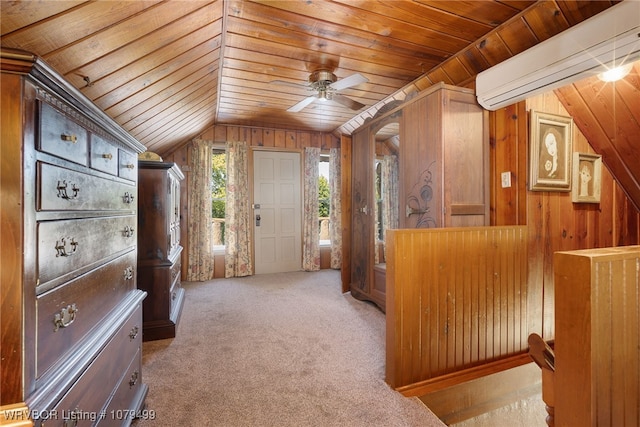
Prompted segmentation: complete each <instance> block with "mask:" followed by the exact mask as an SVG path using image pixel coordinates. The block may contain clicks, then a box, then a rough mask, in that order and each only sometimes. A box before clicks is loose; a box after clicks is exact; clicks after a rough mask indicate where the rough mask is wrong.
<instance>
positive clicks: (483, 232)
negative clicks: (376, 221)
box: [386, 226, 530, 396]
mask: <svg viewBox="0 0 640 427" xmlns="http://www.w3.org/2000/svg"><path fill="white" fill-rule="evenodd" d="M387 236H388V248H387V277H386V278H387V304H386V305H387V313H386V315H387V349H386V381H387V383H389V385H390V386H391V387H393V388H395V389H396V390H398V391H400V392H402V393H403V394H405V395H407V396H417V395H422V394H426V393H427V392H430V391H433V390H436V389H438V388H440V387H442V386H443V385H442V383H443V382H446V383H447V385H451V384H454V383H455V382H456V381H457V382H462V381H467V380H469V379H472V378H474V377H479V376H482V375H486V374H488V373H491V372H496V371H500V370H503V369H508V368H510V367H513V366H518V365H521V364H524V363H528V362H530V360H529V359H528V357H527V356H526V354H524V353H525V352H526V350H527V348H528V344H527V337H528V330H527V245H528V241H527V227H526V226H501V227H463V228H440V229H420V230H408V229H401V230H389V234H388V235H387ZM483 367H484V368H486V367H489V368H488V369H487V370H484V371H483V369H484V368H483ZM456 378H458V379H456Z"/></svg>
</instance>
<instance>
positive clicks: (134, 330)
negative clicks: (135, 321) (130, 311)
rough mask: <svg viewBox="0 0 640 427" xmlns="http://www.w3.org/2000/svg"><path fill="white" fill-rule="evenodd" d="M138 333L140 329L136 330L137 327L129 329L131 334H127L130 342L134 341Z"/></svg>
mask: <svg viewBox="0 0 640 427" xmlns="http://www.w3.org/2000/svg"><path fill="white" fill-rule="evenodd" d="M138 332H140V328H138V327H137V326H134V327H133V328H131V332H129V339H130V340H131V341H133V340H135V339H136V337H137V336H138Z"/></svg>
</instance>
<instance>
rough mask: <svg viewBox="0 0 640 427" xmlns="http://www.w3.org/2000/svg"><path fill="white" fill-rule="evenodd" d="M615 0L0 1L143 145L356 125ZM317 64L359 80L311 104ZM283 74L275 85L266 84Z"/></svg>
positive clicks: (38, 49)
mask: <svg viewBox="0 0 640 427" xmlns="http://www.w3.org/2000/svg"><path fill="white" fill-rule="evenodd" d="M614 3H615V1H597V2H587V1H578V0H572V1H539V2H536V1H517V0H502V1H497V0H474V1H426V0H417V1H409V0H391V1H371V0H332V1H329V0H314V1H304V0H283V1H267V0H251V1H249V0H225V1H223V0H216V1H201V0H191V1H177V0H171V1H158V0H148V1H126V0H125V1H52V0H49V1H47V0H43V1H11V2H8V1H2V2H0V13H1V20H0V32H1V44H2V46H3V47H10V48H18V49H23V50H26V51H29V52H31V53H35V54H37V55H39V56H40V57H42V58H43V59H44V60H45V61H46V62H48V63H49V64H50V65H51V66H52V67H53V68H54V69H56V70H57V71H58V72H59V73H60V74H62V75H63V76H64V77H66V78H67V80H69V81H70V82H71V84H73V85H74V86H76V87H77V88H79V89H80V90H81V91H82V92H83V93H84V94H85V95H86V96H87V97H88V98H89V99H91V100H93V101H94V102H95V103H96V104H97V105H98V106H99V107H100V108H101V109H103V110H104V111H105V112H106V113H107V114H108V115H110V116H111V117H112V118H114V120H115V121H116V122H118V123H119V124H121V125H122V126H123V127H124V128H125V129H126V130H127V131H129V132H130V133H131V134H132V135H133V136H134V137H136V138H137V139H138V140H139V141H140V142H142V143H143V144H144V145H145V146H146V147H147V148H148V149H149V150H151V151H156V152H158V153H160V154H163V153H167V152H171V151H173V150H174V149H175V148H176V147H177V146H180V145H182V144H184V143H185V142H186V141H188V140H190V139H191V138H193V137H194V136H196V135H198V134H199V133H202V132H203V130H205V129H206V128H208V127H210V126H212V125H214V124H226V125H238V126H264V127H271V128H287V129H300V130H306V131H317V132H335V133H336V134H339V133H347V134H349V133H351V132H352V131H353V130H354V129H356V128H357V127H358V126H359V125H360V124H361V123H362V122H363V121H364V120H365V119H366V118H367V117H371V116H373V115H374V114H375V113H376V112H377V111H378V109H380V108H382V106H384V105H385V104H386V103H387V102H390V101H393V100H398V99H400V100H401V99H403V98H404V97H405V96H406V95H407V94H408V93H410V92H412V91H416V90H421V89H424V88H425V87H427V86H429V85H431V84H433V83H436V82H439V81H445V82H446V83H450V84H455V85H459V86H467V87H473V85H474V78H475V75H476V74H477V73H478V72H480V71H482V70H484V69H486V68H488V67H490V66H492V65H494V64H496V63H498V62H500V61H502V60H504V59H506V58H508V57H510V56H512V55H514V54H517V53H519V52H521V51H523V50H525V49H527V48H528V47H531V46H533V45H535V44H537V43H539V42H540V41H543V40H546V39H547V38H549V37H551V36H553V35H555V34H557V33H559V32H561V31H563V30H565V29H566V28H568V27H570V26H572V25H575V24H576V23H578V22H580V21H582V20H584V19H586V18H588V17H590V16H592V15H594V14H596V13H599V12H601V11H602V10H604V9H606V8H608V7H610V6H611V5H612V4H614ZM319 68H324V69H328V70H330V71H332V72H333V73H334V74H335V75H336V76H337V78H338V79H343V78H346V77H348V76H350V75H352V74H354V73H360V74H362V75H363V76H365V77H366V78H367V79H368V82H366V83H362V84H359V85H357V86H354V87H351V88H348V89H345V90H344V91H341V92H340V93H341V94H342V95H344V96H347V97H349V98H351V99H353V100H355V101H357V102H359V103H362V104H364V107H362V108H361V109H359V110H357V111H354V110H351V109H349V108H347V107H344V106H342V105H340V104H337V103H335V102H327V103H322V102H314V103H312V104H311V105H309V106H308V107H306V108H305V109H303V110H302V111H300V112H298V113H290V112H287V111H286V110H287V108H289V107H290V106H292V105H294V104H296V103H297V102H299V101H300V100H302V99H304V98H305V97H307V96H309V95H310V94H313V92H309V91H307V90H306V88H304V87H302V86H295V85H301V84H304V83H306V81H307V79H308V77H309V75H310V73H311V72H313V71H315V70H317V69H319ZM275 81H283V82H285V83H284V84H283V83H275Z"/></svg>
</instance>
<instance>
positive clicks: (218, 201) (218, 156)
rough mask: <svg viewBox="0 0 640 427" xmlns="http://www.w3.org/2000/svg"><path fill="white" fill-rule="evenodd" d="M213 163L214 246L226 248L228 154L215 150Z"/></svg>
mask: <svg viewBox="0 0 640 427" xmlns="http://www.w3.org/2000/svg"><path fill="white" fill-rule="evenodd" d="M212 156H213V157H212V162H211V217H212V219H213V245H214V248H215V249H220V248H222V247H224V225H225V224H224V215H225V207H226V197H227V153H226V152H225V151H224V150H220V149H214V150H213V154H212Z"/></svg>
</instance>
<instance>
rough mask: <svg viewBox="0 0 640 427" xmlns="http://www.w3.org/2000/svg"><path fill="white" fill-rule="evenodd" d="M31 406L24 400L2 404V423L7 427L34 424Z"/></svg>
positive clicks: (0, 420) (0, 416)
mask: <svg viewBox="0 0 640 427" xmlns="http://www.w3.org/2000/svg"><path fill="white" fill-rule="evenodd" d="M29 412H30V411H29V408H28V407H27V404H26V403H24V402H21V403H12V404H10V405H2V406H0V425H3V426H5V427H24V426H33V421H31V418H30V416H29V415H30V413H29Z"/></svg>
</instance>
